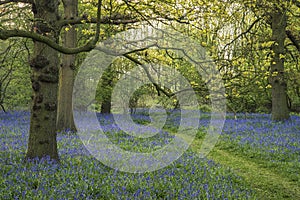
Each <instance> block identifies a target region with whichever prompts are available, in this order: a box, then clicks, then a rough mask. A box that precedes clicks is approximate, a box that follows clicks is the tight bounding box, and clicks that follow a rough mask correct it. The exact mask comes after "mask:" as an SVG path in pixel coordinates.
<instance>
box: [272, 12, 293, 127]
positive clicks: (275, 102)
mask: <svg viewBox="0 0 300 200" xmlns="http://www.w3.org/2000/svg"><path fill="white" fill-rule="evenodd" d="M271 17H272V19H271V20H272V21H271V28H272V40H273V41H274V44H273V45H272V51H273V57H272V61H271V68H270V69H271V73H270V83H271V85H272V119H273V120H276V121H282V120H286V119H288V118H289V110H288V106H287V83H286V80H285V76H284V55H285V49H284V41H285V39H286V26H287V16H286V14H285V13H284V12H283V11H280V10H279V9H278V10H275V11H273V13H272V14H271Z"/></svg>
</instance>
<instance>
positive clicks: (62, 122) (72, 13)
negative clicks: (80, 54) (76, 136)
mask: <svg viewBox="0 0 300 200" xmlns="http://www.w3.org/2000/svg"><path fill="white" fill-rule="evenodd" d="M63 6H64V14H65V16H64V18H65V19H67V20H71V19H74V18H77V17H78V1H72V0H63ZM63 40H64V41H63V43H64V45H65V47H70V48H74V47H76V43H77V31H76V29H75V25H73V26H71V27H67V28H66V29H65V32H64V37H63ZM75 59H76V56H75V55H74V54H73V55H66V54H63V56H62V64H61V68H60V78H59V80H60V84H59V91H58V92H59V95H58V110H57V112H58V113H57V130H58V131H64V130H70V131H76V127H75V123H74V118H73V109H72V95H73V85H74V78H75Z"/></svg>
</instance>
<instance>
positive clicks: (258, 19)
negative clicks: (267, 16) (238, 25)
mask: <svg viewBox="0 0 300 200" xmlns="http://www.w3.org/2000/svg"><path fill="white" fill-rule="evenodd" d="M262 19H263V18H262V17H260V18H257V19H256V20H255V21H254V22H253V23H252V24H251V25H250V26H249V28H248V29H247V30H246V31H244V32H242V33H240V34H239V35H238V36H237V37H236V38H234V39H233V40H232V41H231V42H229V43H228V44H226V45H225V46H224V48H223V49H226V48H227V47H228V46H229V45H231V44H233V43H234V42H235V41H236V40H238V39H239V38H240V37H242V36H243V35H245V34H247V33H249V32H250V31H251V29H252V28H253V27H254V25H255V24H256V23H258V22H259V21H260V20H262Z"/></svg>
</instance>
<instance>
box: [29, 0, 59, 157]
mask: <svg viewBox="0 0 300 200" xmlns="http://www.w3.org/2000/svg"><path fill="white" fill-rule="evenodd" d="M35 2H36V3H35V4H34V6H33V12H34V18H35V19H37V20H36V23H35V25H34V27H33V30H34V31H35V32H37V33H39V34H43V35H44V36H47V37H49V38H50V39H52V40H54V41H55V42H58V33H57V30H55V27H54V24H55V22H56V20H57V19H58V1H57V0H53V1H48V0H39V1H35ZM30 64H31V70H32V71H31V73H32V74H31V82H32V89H33V95H32V105H31V117H30V130H29V141H28V147H27V153H26V159H31V158H36V157H38V158H42V157H45V156H50V158H51V159H55V160H58V159H59V158H58V152H57V142H56V117H57V111H56V110H57V90H58V64H59V57H58V52H57V51H56V50H54V49H52V48H50V47H48V46H47V45H45V44H43V43H40V42H34V54H33V59H32V60H31V63H30Z"/></svg>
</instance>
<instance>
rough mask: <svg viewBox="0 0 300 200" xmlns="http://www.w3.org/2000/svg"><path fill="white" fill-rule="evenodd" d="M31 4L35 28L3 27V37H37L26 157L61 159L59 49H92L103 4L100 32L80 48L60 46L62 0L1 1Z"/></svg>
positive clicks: (69, 50)
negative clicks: (58, 107)
mask: <svg viewBox="0 0 300 200" xmlns="http://www.w3.org/2000/svg"><path fill="white" fill-rule="evenodd" d="M11 2H21V3H30V4H31V5H32V12H33V14H34V24H33V28H32V31H28V30H17V29H12V30H5V29H4V28H2V27H1V28H0V39H2V40H6V39H8V38H10V37H27V38H32V39H33V40H34V53H33V58H32V59H31V61H30V66H31V69H32V75H31V82H32V89H33V96H32V105H31V117H30V130H29V141H28V149H27V153H26V159H31V158H35V157H39V158H41V157H44V156H50V158H51V159H54V160H59V157H58V152H57V142H56V122H57V121H56V119H57V99H58V98H57V97H58V96H57V94H58V79H59V77H58V71H59V68H58V66H59V55H58V54H59V53H58V51H61V52H64V53H68V54H72V53H78V52H82V51H89V50H91V49H92V48H93V47H94V46H95V44H96V42H97V41H98V38H99V27H100V7H101V1H99V2H98V3H99V4H98V16H97V31H96V36H95V39H94V40H92V41H90V42H88V43H87V44H86V45H84V46H82V47H79V48H65V47H63V46H60V45H59V43H58V42H59V36H60V30H61V28H62V26H60V23H62V24H64V23H65V20H63V21H60V16H59V12H58V8H59V1H57V0H55V1H50V2H49V1H47V0H41V1H23V0H21V1H4V2H1V4H6V3H11Z"/></svg>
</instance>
